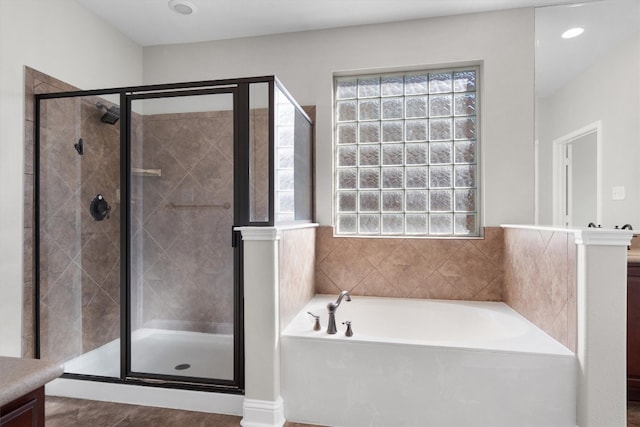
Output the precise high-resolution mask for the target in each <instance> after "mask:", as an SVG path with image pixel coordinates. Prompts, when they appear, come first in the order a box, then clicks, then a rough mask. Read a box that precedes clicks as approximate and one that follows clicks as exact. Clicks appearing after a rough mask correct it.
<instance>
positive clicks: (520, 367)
mask: <svg viewBox="0 0 640 427" xmlns="http://www.w3.org/2000/svg"><path fill="white" fill-rule="evenodd" d="M335 300H336V296H333V295H332V296H328V295H317V296H316V297H314V298H313V299H312V300H311V301H310V302H309V303H308V304H307V306H306V307H305V308H304V309H303V310H302V311H301V312H300V313H299V314H298V315H297V316H296V317H295V318H294V319H293V320H292V321H291V323H290V324H289V325H288V326H287V327H286V329H285V330H284V331H283V333H282V339H281V351H282V353H281V354H282V396H283V398H284V405H285V416H286V418H287V419H288V420H290V421H295V422H304V423H311V424H321V425H327V426H346V427H357V426H394V427H400V426H438V427H444V426H452V427H472V426H473V427H475V426H491V427H498V426H505V427H514V426H518V427H524V426H544V427H553V426H563V427H564V426H575V425H576V369H577V361H576V358H575V355H574V354H573V353H572V352H571V351H569V350H568V349H567V348H566V347H564V346H563V345H561V344H560V343H558V342H557V341H555V340H554V339H553V338H551V337H550V336H549V335H547V334H546V333H544V332H543V331H542V330H540V329H539V328H537V327H536V326H535V325H533V324H532V323H531V322H529V321H528V320H526V319H525V318H524V317H522V316H521V315H519V314H518V313H516V312H515V311H514V310H512V309H511V308H510V307H508V306H507V305H506V304H504V303H497V302H469V301H442V300H418V299H400V298H377V297H361V296H354V297H353V298H352V301H351V302H347V301H346V300H343V301H342V304H341V305H340V307H339V308H338V310H337V312H336V323H337V325H338V333H337V334H336V335H328V334H327V333H326V328H327V319H328V314H327V307H326V306H327V303H329V302H332V301H335ZM308 311H310V312H312V313H314V314H316V315H320V320H321V324H322V330H321V331H314V330H313V318H312V317H311V316H310V315H309V314H307V312H308ZM346 320H350V321H351V322H352V329H353V332H354V334H353V336H352V337H346V336H345V334H344V332H345V329H346V327H345V326H344V325H343V324H342V322H344V321H346Z"/></svg>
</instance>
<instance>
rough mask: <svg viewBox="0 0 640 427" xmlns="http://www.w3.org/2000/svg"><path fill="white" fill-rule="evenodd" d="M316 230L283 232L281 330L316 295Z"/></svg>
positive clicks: (280, 281) (280, 285)
mask: <svg viewBox="0 0 640 427" xmlns="http://www.w3.org/2000/svg"><path fill="white" fill-rule="evenodd" d="M316 230H317V227H315V226H312V227H309V228H293V229H285V230H283V231H282V232H281V237H280V240H279V243H278V244H279V249H278V250H279V252H280V256H279V264H280V265H279V272H278V274H279V277H280V280H279V287H280V289H279V290H280V328H281V329H283V328H285V327H286V326H287V324H288V323H289V322H290V321H291V319H293V318H294V317H295V315H296V314H297V313H298V312H299V311H300V310H301V309H302V307H304V306H305V305H306V304H307V303H308V302H309V301H310V300H311V298H313V296H314V295H315V280H314V273H315V270H314V262H313V261H314V259H315V250H316Z"/></svg>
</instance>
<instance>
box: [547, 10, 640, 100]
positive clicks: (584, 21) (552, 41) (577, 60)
mask: <svg viewBox="0 0 640 427" xmlns="http://www.w3.org/2000/svg"><path fill="white" fill-rule="evenodd" d="M573 27H582V28H584V29H585V31H584V33H583V34H582V35H580V36H579V37H576V38H573V39H566V40H565V39H562V38H561V37H560V35H561V34H562V33H563V32H564V31H565V30H567V29H569V28H573ZM638 31H640V1H638V0H607V1H596V2H591V3H586V4H577V5H574V6H562V7H546V8H540V9H537V10H536V92H537V94H538V95H539V96H541V97H545V96H549V95H551V94H553V93H554V92H555V91H556V90H557V89H559V88H560V87H562V86H563V85H564V84H565V83H567V81H569V80H570V79H571V78H573V77H574V76H576V75H578V74H579V73H580V72H581V71H582V70H584V69H585V68H586V67H587V66H589V65H590V64H592V63H594V62H596V61H597V60H598V59H600V58H601V57H602V56H603V55H606V54H607V52H609V51H611V49H612V48H613V47H615V46H617V45H618V44H620V43H621V42H623V41H624V40H626V39H628V38H629V37H631V36H632V35H633V34H636V33H638ZM639 59H640V53H639Z"/></svg>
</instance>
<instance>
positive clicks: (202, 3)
mask: <svg viewBox="0 0 640 427" xmlns="http://www.w3.org/2000/svg"><path fill="white" fill-rule="evenodd" d="M76 1H77V2H79V3H81V4H82V5H84V6H85V7H87V8H88V9H89V10H90V11H92V12H93V13H94V14H96V15H98V16H100V17H102V19H104V20H105V21H106V22H107V23H109V24H111V25H112V26H114V27H116V28H117V29H119V30H120V31H121V32H122V33H123V34H125V35H126V36H127V37H128V38H130V39H131V40H133V41H135V42H136V43H138V44H139V45H141V46H154V45H163V44H178V43H191V42H201V41H213V40H223V39H230V38H240V37H251V36H263V35H269V34H280V33H289V32H297V31H308V30H318V29H326V28H337V27H345V26H353V25H365V24H374V23H382V22H395V21H404V20H411V19H420V18H432V17H438V16H447V15H459V14H465V13H474V12H485V11H493V10H501V9H513V8H520V7H536V6H552V5H560V6H558V7H542V8H539V9H536V92H537V94H538V95H540V96H548V95H550V94H552V93H553V92H554V91H555V90H556V89H557V88H559V87H561V86H562V85H563V84H564V83H565V82H566V81H568V80H569V79H571V78H572V77H574V76H575V75H576V74H577V73H579V72H580V71H581V70H582V69H584V67H586V66H587V65H589V64H590V63H592V62H594V61H595V60H596V59H597V58H598V57H599V56H601V55H603V54H604V53H605V52H607V51H608V50H609V49H610V47H611V46H613V45H615V44H617V43H619V42H620V41H621V40H623V39H624V38H626V37H629V36H630V35H631V34H633V33H635V32H638V30H639V29H640V1H638V0H606V1H593V0H588V1H586V2H585V1H583V2H582V3H577V4H571V3H575V1H577V0H320V1H319V0H173V1H180V2H184V3H189V4H191V5H192V6H193V7H194V9H195V12H194V13H192V14H190V15H181V14H179V13H176V12H175V11H173V10H172V9H171V8H170V7H169V0H109V1H105V0H76ZM569 25H579V26H582V27H584V28H585V32H584V34H583V35H581V36H580V37H577V38H575V39H570V40H563V39H561V38H560V37H559V35H560V34H562V32H564V31H565V30H566V29H567V28H568V26H569Z"/></svg>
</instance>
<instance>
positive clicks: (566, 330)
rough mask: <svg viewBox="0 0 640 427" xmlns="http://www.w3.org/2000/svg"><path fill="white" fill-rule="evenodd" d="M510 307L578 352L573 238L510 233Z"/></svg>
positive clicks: (522, 231) (507, 296) (506, 285)
mask: <svg viewBox="0 0 640 427" xmlns="http://www.w3.org/2000/svg"><path fill="white" fill-rule="evenodd" d="M504 233H505V235H504V237H505V239H504V240H505V263H504V269H505V271H504V301H505V302H506V303H507V304H509V305H510V306H511V307H512V308H513V309H514V310H516V311H518V312H519V313H520V314H522V315H523V316H525V317H526V318H527V319H529V320H530V321H531V322H533V323H534V324H536V326H538V327H539V328H541V329H542V330H544V331H545V332H547V333H548V334H549V335H551V336H552V337H554V338H555V339H556V340H558V341H559V342H560V343H562V344H563V345H564V346H566V347H567V348H568V349H570V350H571V351H575V349H576V270H575V265H576V244H575V241H574V236H573V233H571V232H564V231H540V230H527V229H515V228H507V229H505V232H504Z"/></svg>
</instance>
